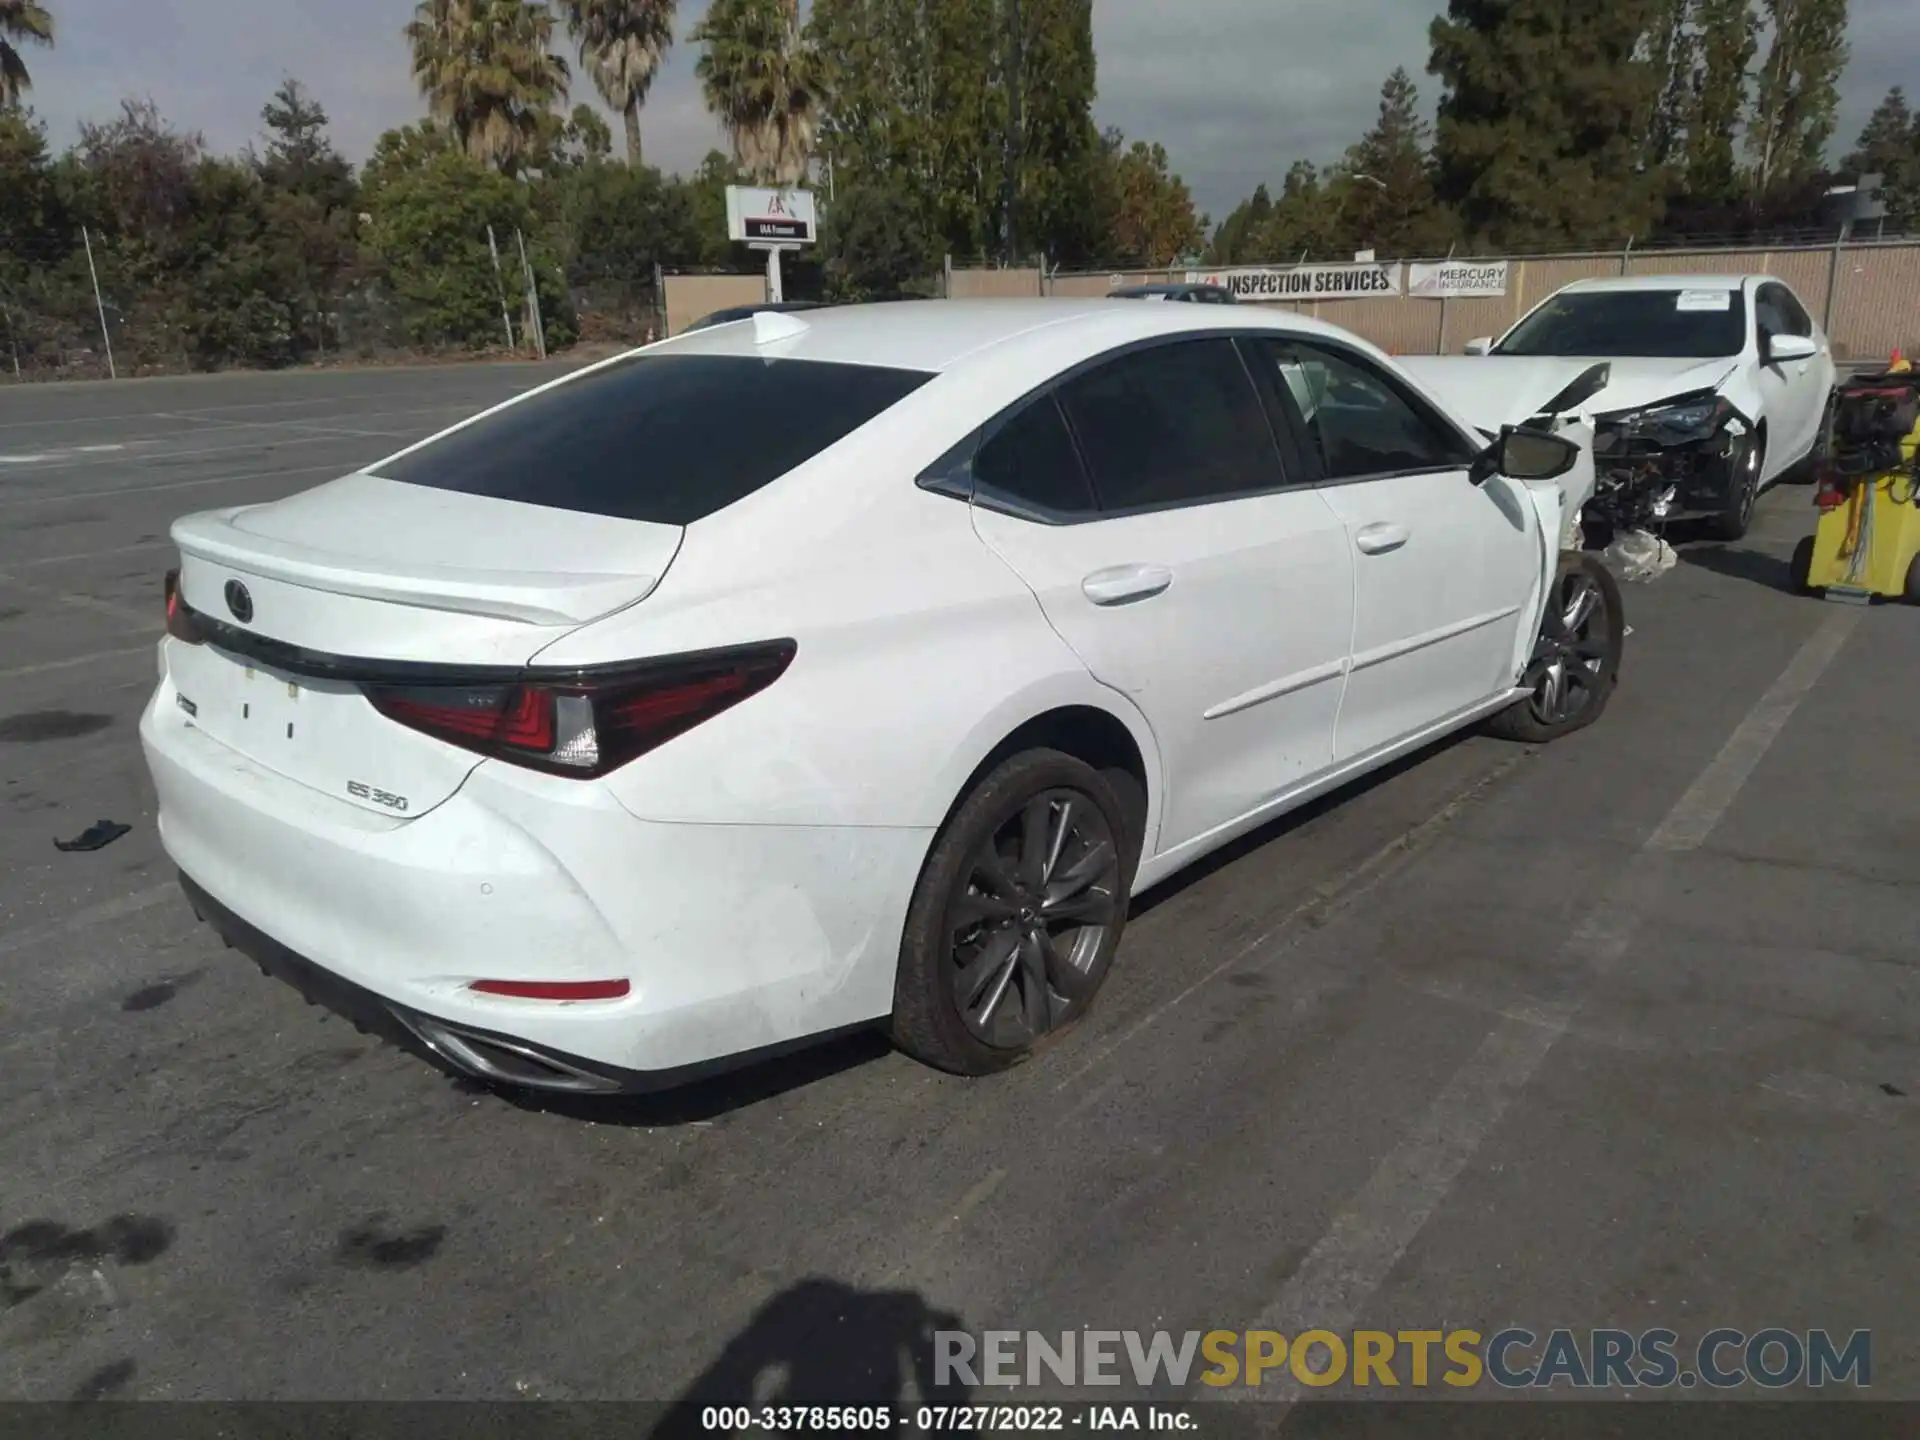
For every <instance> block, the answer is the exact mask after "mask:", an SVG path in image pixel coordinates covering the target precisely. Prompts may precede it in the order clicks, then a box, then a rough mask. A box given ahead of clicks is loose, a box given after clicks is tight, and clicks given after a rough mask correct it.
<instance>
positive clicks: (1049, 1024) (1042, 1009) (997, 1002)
mask: <svg viewBox="0 0 1920 1440" xmlns="http://www.w3.org/2000/svg"><path fill="white" fill-rule="evenodd" d="M1120 873H1121V872H1120V847H1119V845H1118V844H1117V843H1116V842H1115V837H1114V833H1113V827H1112V826H1111V825H1110V824H1109V823H1108V820H1107V817H1106V813H1105V812H1104V811H1103V810H1102V809H1101V808H1100V806H1099V805H1098V804H1096V803H1095V802H1094V800H1093V799H1092V797H1091V796H1089V795H1087V794H1085V793H1084V792H1082V791H1079V790H1073V789H1053V790H1047V791H1044V792H1042V793H1041V794H1038V795H1035V796H1033V797H1032V798H1031V799H1029V800H1027V801H1026V802H1025V803H1024V804H1022V805H1020V806H1019V807H1017V808H1016V809H1014V810H1013V811H1011V812H1010V813H1009V814H1008V815H1007V816H1006V817H1005V818H1004V819H1002V821H1001V822H1000V824H999V825H997V826H995V827H994V831H993V833H992V835H991V836H990V837H989V838H988V839H987V841H986V843H985V844H984V845H982V846H981V847H980V848H979V850H977V851H976V852H975V853H974V855H973V857H972V859H971V861H970V862H969V863H968V865H967V867H966V870H965V872H964V873H963V874H962V876H961V879H960V882H959V885H958V886H957V888H956V890H955V893H954V895H953V897H952V899H951V900H950V901H949V902H948V905H947V923H946V929H947V933H948V937H949V944H950V946H951V951H950V955H949V959H950V961H951V966H952V984H953V998H954V1003H955V1006H956V1007H957V1008H958V1010H959V1012H960V1018H961V1019H962V1021H964V1022H965V1024H966V1027H967V1029H968V1030H970V1031H971V1032H972V1033H973V1034H974V1036H975V1037H976V1038H977V1039H979V1040H980V1041H982V1042H983V1043H984V1044H987V1045H991V1046H993V1047H994V1048H996V1049H1002V1050H1015V1049H1022V1048H1024V1047H1026V1046H1028V1045H1031V1044H1032V1043H1033V1042H1034V1041H1036V1040H1038V1039H1039V1038H1040V1037H1041V1036H1043V1035H1045V1034H1046V1033H1047V1032H1048V1031H1050V1030H1052V1029H1054V1028H1055V1027H1056V1026H1057V1025H1059V1024H1060V1023H1061V1021H1062V1020H1064V1019H1065V1018H1066V1017H1067V1014H1068V1012H1069V1011H1070V1010H1071V1008H1072V1007H1073V1005H1074V1003H1075V1002H1076V1001H1078V1000H1081V999H1083V998H1085V997H1086V996H1087V995H1088V994H1090V993H1091V991H1092V989H1093V985H1094V977H1093V974H1092V970H1093V966H1094V962H1095V960H1096V959H1097V958H1098V957H1099V954H1100V950H1101V946H1102V945H1103V943H1104V942H1105V941H1106V938H1107V932H1108V930H1109V929H1110V928H1111V927H1112V926H1113V925H1114V924H1115V923H1116V921H1117V920H1118V919H1119V917H1120V906H1121V901H1122V897H1121V894H1120Z"/></svg>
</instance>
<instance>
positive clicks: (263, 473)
mask: <svg viewBox="0 0 1920 1440" xmlns="http://www.w3.org/2000/svg"><path fill="white" fill-rule="evenodd" d="M380 458H381V457H380V456H375V457H374V459H373V460H363V461H361V462H360V463H359V464H358V465H352V464H349V465H290V466H288V467H286V468H285V469H281V470H243V471H241V472H240V473H239V474H237V475H204V476H202V477H201V478H200V479H198V480H163V481H161V482H160V483H159V484H158V485H121V486H117V487H115V488H114V489H112V490H62V491H58V492H56V493H54V494H51V495H19V496H14V497H12V498H10V499H5V500H0V508H5V507H7V506H10V505H57V504H59V503H60V502H61V501H63V500H103V499H107V498H109V497H111V496H114V495H146V494H149V493H151V494H155V495H159V494H163V493H164V492H166V491H168V490H193V489H196V488H198V487H200V486H202V485H234V484H238V483H239V482H240V481H242V480H268V479H271V478H272V477H273V476H275V475H312V474H315V473H317V472H318V471H321V470H331V471H332V472H333V473H334V474H335V475H351V474H353V473H354V471H356V470H358V469H359V468H360V466H361V465H371V464H373V463H374V460H378V459H380Z"/></svg>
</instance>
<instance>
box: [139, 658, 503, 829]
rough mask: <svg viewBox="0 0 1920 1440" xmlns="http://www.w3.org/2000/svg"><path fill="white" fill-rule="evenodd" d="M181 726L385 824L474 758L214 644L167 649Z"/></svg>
mask: <svg viewBox="0 0 1920 1440" xmlns="http://www.w3.org/2000/svg"><path fill="white" fill-rule="evenodd" d="M167 648H168V652H169V653H168V668H169V673H170V675H171V677H172V680H173V685H174V690H175V692H176V694H177V696H178V701H177V704H178V708H179V711H180V716H181V719H182V721H183V722H184V723H185V724H188V725H190V726H192V727H194V728H195V729H197V730H199V731H201V732H202V733H204V734H205V735H206V736H207V737H208V738H209V739H212V740H215V741H218V742H219V743H220V744H222V745H225V746H227V747H228V748H230V749H232V750H234V751H237V752H238V753H239V754H241V755H244V756H246V757H247V758H248V759H249V760H252V761H254V762H255V763H257V764H259V765H261V766H264V767H265V768H267V769H269V770H272V771H274V772H275V773H276V774H279V775H283V776H285V777H286V778H288V779H290V780H296V781H298V782H300V783H301V784H303V785H309V786H311V787H313V788H314V789H315V790H318V791H320V792H322V793H323V794H326V795H330V796H332V797H334V798H335V799H338V800H342V801H345V802H346V803H348V804H351V805H354V806H357V807H359V808H361V809H366V810H371V811H374V812H376V813H378V814H381V815H386V816H388V817H401V816H404V817H406V818H413V817H416V816H418V815H421V814H423V813H425V812H426V811H428V810H431V809H432V808H433V807H434V806H436V805H439V804H440V803H441V802H442V801H444V800H445V799H446V798H447V797H448V796H450V795H452V794H453V793H454V791H456V790H458V789H459V788H460V784H461V782H462V781H463V780H465V779H466V777H467V776H468V775H469V774H471V773H472V771H473V768H474V766H475V765H476V764H478V763H479V761H478V757H476V756H474V755H472V754H471V753H469V752H466V751H461V750H456V749H454V748H453V747H451V746H448V745H445V744H443V743H441V742H439V741H437V740H433V739H431V738H430V737H428V736H424V735H420V734H418V733H417V732H414V731H411V730H408V729H406V728H405V727H404V726H400V725H396V724H394V723H393V722H392V721H390V720H388V719H386V718H385V717H384V716H382V715H381V714H380V713H379V712H378V711H376V710H375V709H374V708H373V706H372V705H370V704H369V703H368V702H367V698H366V696H365V695H363V694H362V693H361V692H360V689H359V687H358V686H355V685H352V684H349V683H346V682H343V681H337V680H321V679H314V678H311V677H305V676H298V675H290V674H286V673H284V672H281V671H279V670H276V669H273V668H271V667H268V666H263V665H260V664H258V663H256V662H253V661H249V660H247V659H245V658H243V657H241V656H237V655H232V654H228V653H227V652H225V651H222V650H220V649H219V648H217V647H216V646H213V645H182V644H177V643H170V644H169V645H168V647H167Z"/></svg>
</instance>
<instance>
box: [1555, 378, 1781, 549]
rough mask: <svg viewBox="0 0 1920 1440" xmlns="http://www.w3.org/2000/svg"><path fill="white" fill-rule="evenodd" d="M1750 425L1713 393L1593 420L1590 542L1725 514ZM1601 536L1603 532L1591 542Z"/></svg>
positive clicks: (1603, 540) (1588, 521)
mask: <svg viewBox="0 0 1920 1440" xmlns="http://www.w3.org/2000/svg"><path fill="white" fill-rule="evenodd" d="M1752 429H1753V425H1752V422H1751V421H1750V420H1749V419H1748V418H1747V417H1746V416H1745V415H1743V414H1741V413H1740V411H1739V410H1738V409H1736V408H1735V407H1734V405H1733V404H1732V402H1731V401H1729V400H1728V399H1727V398H1726V397H1725V396H1724V395H1721V394H1719V393H1718V392H1717V391H1711V390H1703V391H1698V392H1695V393H1693V394H1690V395H1680V396H1675V397H1674V398H1672V399H1670V400H1662V401H1660V402H1658V403H1657V404H1653V405H1646V406H1641V407H1639V408H1637V409H1633V410H1621V411H1615V412H1613V413H1611V414H1605V415H1597V416H1595V417H1594V443H1593V453H1594V466H1595V470H1596V477H1595V480H1596V484H1595V490H1594V497H1593V500H1592V502H1591V503H1590V504H1589V505H1588V507H1587V511H1586V520H1587V523H1588V531H1589V537H1590V539H1591V540H1592V541H1593V542H1594V543H1596V544H1599V545H1605V544H1606V543H1608V541H1609V540H1610V539H1611V538H1612V533H1613V532H1616V531H1628V530H1658V529H1659V528H1660V527H1662V526H1664V525H1665V524H1666V523H1667V522H1669V521H1673V520H1686V519H1693V518H1696V517H1700V516H1705V515H1714V514H1718V513H1720V512H1722V511H1724V510H1725V509H1726V508H1727V505H1728V502H1729V500H1730V499H1731V498H1732V497H1731V493H1730V492H1731V487H1732V486H1733V484H1734V481H1735V467H1734V465H1733V463H1732V459H1733V456H1734V454H1735V453H1736V451H1737V450H1738V449H1739V447H1740V445H1741V442H1742V440H1744V438H1745V437H1746V436H1747V435H1748V434H1750V433H1751V432H1752ZM1596 529H1598V530H1600V531H1602V532H1603V533H1600V534H1598V535H1595V534H1594V533H1593V532H1594V531H1595V530H1596Z"/></svg>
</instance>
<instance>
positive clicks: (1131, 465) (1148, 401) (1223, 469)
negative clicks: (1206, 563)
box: [1060, 340, 1287, 511]
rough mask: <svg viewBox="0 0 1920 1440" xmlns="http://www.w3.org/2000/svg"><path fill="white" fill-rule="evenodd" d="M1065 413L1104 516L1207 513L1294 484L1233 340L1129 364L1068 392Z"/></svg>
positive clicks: (1129, 358)
mask: <svg viewBox="0 0 1920 1440" xmlns="http://www.w3.org/2000/svg"><path fill="white" fill-rule="evenodd" d="M1060 405H1061V408H1062V409H1063V410H1065V411H1066V414H1067V418H1068V419H1069V420H1070V421H1072V423H1073V433H1074V435H1075V436H1076V437H1077V438H1078V440H1079V442H1080V450H1081V453H1082V454H1083V455H1085V456H1086V461H1087V468H1088V469H1089V470H1090V471H1091V472H1092V477H1093V487H1094V490H1095V491H1096V492H1097V493H1098V495H1099V497H1100V508H1101V509H1102V510H1106V511H1115V510H1142V509H1149V508H1153V507H1158V506H1168V505H1192V504H1200V503H1204V502H1206V501H1210V500H1225V499H1230V498H1232V497H1233V496H1236V495H1247V494H1257V493H1259V492H1261V491H1266V490H1276V489H1279V488H1280V487H1281V486H1283V485H1285V484H1286V483H1287V477H1286V474H1285V473H1284V471H1283V470H1282V469H1281V464H1280V452H1279V449H1278V447H1277V446H1276V445H1275V444H1274V439H1273V431H1272V430H1271V429H1270V428H1269V427H1268V425H1267V419H1266V412H1265V411H1264V410H1262V409H1261V406H1260V397H1259V395H1258V394H1256V393H1255V391H1254V388H1253V381H1252V380H1251V379H1250V378H1249V377H1248V375H1247V368H1246V366H1245V365H1243V364H1242V363H1241V361H1240V356H1239V353H1238V352H1237V351H1236V350H1235V349H1234V347H1233V342H1232V341H1231V340H1184V341H1178V342H1175V343H1173V344H1170V345H1158V346H1155V347H1153V348H1152V349H1148V350H1136V351H1133V352H1131V353H1130V354H1125V355H1122V356H1120V357H1119V358H1117V359H1114V360H1109V361H1107V362H1106V363H1105V364H1103V365H1099V366H1097V367H1096V368H1094V369H1092V370H1089V371H1087V372H1085V373H1084V374H1082V375H1079V376H1076V377H1075V378H1074V379H1072V380H1069V381H1068V382H1067V383H1066V384H1064V385H1062V386H1061V387H1060Z"/></svg>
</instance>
